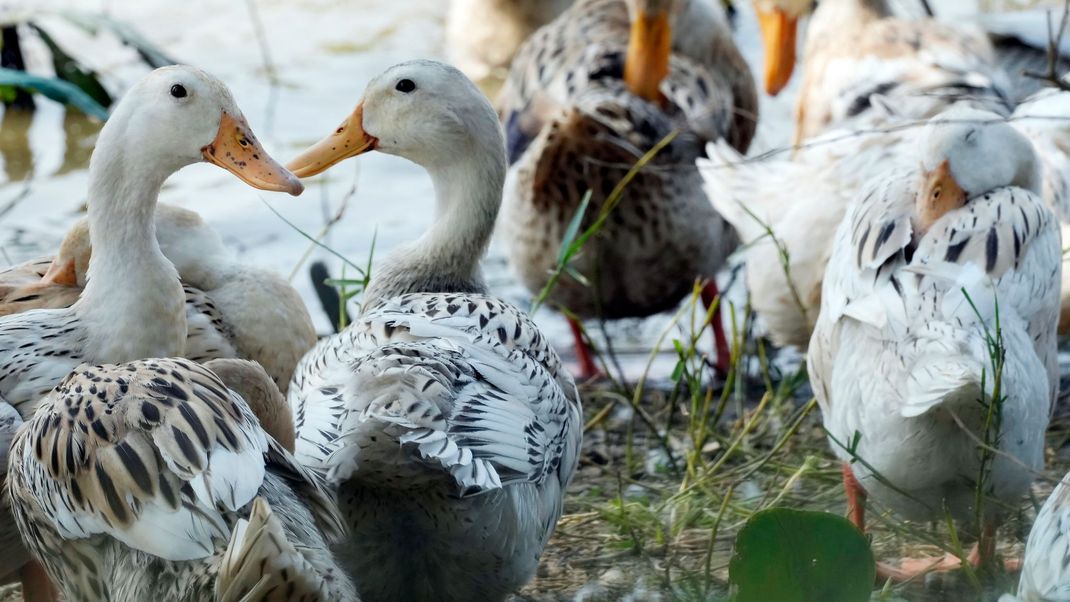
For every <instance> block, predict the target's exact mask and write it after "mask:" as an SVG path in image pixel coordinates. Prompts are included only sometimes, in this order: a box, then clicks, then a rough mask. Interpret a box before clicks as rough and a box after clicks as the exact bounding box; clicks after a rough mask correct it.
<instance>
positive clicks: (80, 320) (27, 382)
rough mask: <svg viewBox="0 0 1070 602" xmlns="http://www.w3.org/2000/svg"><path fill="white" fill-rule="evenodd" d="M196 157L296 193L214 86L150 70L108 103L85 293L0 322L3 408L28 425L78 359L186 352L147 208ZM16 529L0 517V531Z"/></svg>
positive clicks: (95, 171)
mask: <svg viewBox="0 0 1070 602" xmlns="http://www.w3.org/2000/svg"><path fill="white" fill-rule="evenodd" d="M199 161H208V162H211V163H215V164H216V165H219V166H221V167H223V168H224V169H227V170H228V171H231V172H233V173H234V174H235V175H237V176H238V177H240V178H241V179H242V180H244V181H245V182H246V183H248V184H250V185H252V186H256V187H259V188H263V189H267V190H285V191H288V192H291V193H292V194H298V193H300V191H301V190H302V187H301V183H300V182H299V181H297V179H296V178H294V177H293V175H292V174H290V173H289V172H287V171H286V170H285V169H283V168H282V167H281V166H280V165H278V164H277V163H275V161H274V160H273V159H271V157H270V156H269V155H268V154H267V153H266V152H264V149H263V148H262V147H261V146H260V144H259V143H258V142H257V141H256V138H255V137H253V135H252V132H251V131H250V130H249V126H248V125H247V124H246V122H245V118H244V117H243V116H242V114H241V111H240V110H239V109H238V107H237V105H236V104H235V103H234V100H233V98H232V97H231V95H230V92H229V91H228V90H227V88H226V86H224V85H223V84H222V83H221V82H220V81H219V80H217V79H215V78H213V77H212V76H210V75H208V74H207V73H204V72H203V71H200V70H198V69H194V68H191V67H184V66H177V67H166V68H163V69H158V70H156V71H153V72H152V73H150V74H149V75H148V76H146V77H145V78H144V79H142V80H141V81H140V82H139V83H138V84H136V85H135V86H134V87H133V88H131V90H130V91H129V92H128V93H127V94H126V96H124V97H123V100H122V101H121V102H120V103H119V104H118V106H117V107H116V108H115V111H114V113H113V114H112V116H111V118H110V119H109V120H108V123H107V124H106V125H105V126H104V128H103V129H102V130H101V132H100V137H99V139H98V141H97V147H96V150H95V151H94V153H93V158H92V161H91V162H90V167H89V172H90V173H89V195H88V196H89V225H90V236H91V238H92V242H93V248H94V249H95V251H94V253H93V257H92V259H91V260H90V266H89V271H88V274H89V277H88V281H87V282H86V287H85V289H84V290H83V292H82V295H81V297H80V298H79V300H78V301H77V302H76V303H75V304H74V305H72V306H71V307H70V308H64V309H40V310H34V311H27V312H23V313H20V314H16V315H9V316H5V317H3V318H0V403H7V404H11V405H12V406H13V407H14V408H15V409H16V410H17V411H18V412H19V413H20V414H21V415H22V417H23V418H24V419H28V418H29V417H31V416H32V415H33V412H34V410H35V409H36V406H37V403H38V402H39V401H40V399H41V398H42V397H44V396H45V395H47V394H48V393H49V391H51V390H52V388H53V387H54V386H55V385H56V384H57V383H59V382H60V380H62V379H63V378H64V377H65V376H66V375H67V374H68V373H70V372H71V370H73V369H74V368H75V367H77V366H78V365H79V364H81V363H83V362H93V363H106V362H120V361H127V360H133V359H139V358H145V357H167V356H175V355H181V354H182V353H183V352H184V351H185V341H186V317H185V308H184V306H185V303H184V299H185V295H184V294H183V291H182V285H181V284H180V283H179V280H178V275H177V273H176V272H175V268H174V266H172V265H171V263H170V262H168V261H167V259H166V258H165V257H164V256H163V254H162V253H161V252H160V247H159V245H158V243H157V242H156V236H155V232H154V221H153V213H154V210H155V206H156V197H157V195H158V193H159V190H160V187H161V186H162V185H163V182H164V180H166V179H167V177H168V176H170V175H171V174H172V173H174V172H175V171H177V170H179V169H181V168H182V167H184V166H186V165H190V164H192V163H196V162H199ZM13 528H14V526H13V525H12V524H11V523H10V521H9V520H7V519H3V518H0V532H10V530H11V529H13ZM0 539H2V537H0ZM5 556H6V560H9V561H10V562H11V563H13V564H14V566H18V562H17V559H18V558H25V555H24V554H23V553H22V552H21V551H18V550H11V551H9V552H8V553H7V554H5ZM27 595H29V594H27Z"/></svg>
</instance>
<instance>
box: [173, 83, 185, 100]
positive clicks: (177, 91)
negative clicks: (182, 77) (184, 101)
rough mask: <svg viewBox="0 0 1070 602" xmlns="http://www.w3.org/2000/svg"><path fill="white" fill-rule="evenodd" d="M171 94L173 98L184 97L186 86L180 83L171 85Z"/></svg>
mask: <svg viewBox="0 0 1070 602" xmlns="http://www.w3.org/2000/svg"><path fill="white" fill-rule="evenodd" d="M171 96H174V97H175V98H185V97H186V87H185V86H183V85H182V84H175V85H173V86H171Z"/></svg>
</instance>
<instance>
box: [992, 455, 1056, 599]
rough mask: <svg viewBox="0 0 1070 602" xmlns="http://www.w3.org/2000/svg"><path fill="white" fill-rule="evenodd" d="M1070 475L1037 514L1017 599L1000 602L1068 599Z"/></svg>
mask: <svg viewBox="0 0 1070 602" xmlns="http://www.w3.org/2000/svg"><path fill="white" fill-rule="evenodd" d="M1067 483H1070V475H1067V476H1064V477H1063V478H1062V479H1061V480H1060V481H1059V483H1058V484H1057V485H1056V486H1055V489H1054V490H1053V491H1052V492H1051V495H1050V496H1048V499H1047V501H1045V502H1044V505H1043V506H1041V508H1040V512H1038V513H1037V519H1036V521H1034V522H1033V527H1032V528H1031V529H1030V530H1029V538H1028V539H1027V541H1026V544H1025V557H1024V558H1023V559H1022V571H1021V575H1020V576H1019V578H1018V591H1017V595H1015V596H1010V595H1004V596H1003V597H1002V598H1000V602H1044V601H1046V600H1066V599H1068V598H1070V572H1068V571H1067V567H1068V565H1070V563H1068V562H1067V558H1070V531H1068V530H1067V529H1068V527H1070V521H1068V518H1070V517H1067V511H1068V510H1070V487H1067Z"/></svg>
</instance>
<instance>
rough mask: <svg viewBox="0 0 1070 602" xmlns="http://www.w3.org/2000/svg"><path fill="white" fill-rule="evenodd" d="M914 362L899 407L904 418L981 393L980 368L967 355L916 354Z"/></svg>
mask: <svg viewBox="0 0 1070 602" xmlns="http://www.w3.org/2000/svg"><path fill="white" fill-rule="evenodd" d="M914 366H915V368H914V370H913V371H912V372H911V375H910V377H909V380H908V381H907V394H906V400H905V403H904V404H903V406H902V407H901V408H900V410H899V413H900V415H902V416H903V417H904V418H913V417H916V416H921V415H922V414H925V413H926V412H928V411H930V410H932V409H933V408H935V407H937V406H940V405H947V404H954V405H958V404H959V403H972V402H974V401H977V400H978V399H980V397H981V374H980V369H979V366H978V365H977V364H976V363H975V362H972V361H970V360H969V359H968V358H962V359H949V358H948V357H947V355H946V354H933V355H927V356H923V357H921V358H919V360H918V361H917V363H916V364H915V365H914Z"/></svg>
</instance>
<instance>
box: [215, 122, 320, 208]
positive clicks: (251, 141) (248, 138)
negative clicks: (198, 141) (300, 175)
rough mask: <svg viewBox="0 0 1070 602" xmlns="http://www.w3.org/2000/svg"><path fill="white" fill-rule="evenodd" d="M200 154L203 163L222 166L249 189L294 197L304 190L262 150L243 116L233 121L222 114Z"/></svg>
mask: <svg viewBox="0 0 1070 602" xmlns="http://www.w3.org/2000/svg"><path fill="white" fill-rule="evenodd" d="M201 154H202V155H203V156H204V160H205V161H208V162H209V163H212V164H214V165H218V166H219V167H222V168H223V169H225V170H227V171H229V172H230V173H232V174H234V175H236V176H238V178H240V179H241V181H243V182H245V183H246V184H248V185H250V186H252V187H253V188H259V189H261V190H271V191H274V192H288V193H290V194H292V195H294V196H297V195H299V194H301V192H302V191H303V190H304V189H305V187H304V185H303V184H301V181H300V180H298V179H297V177H296V176H294V175H293V174H292V173H290V172H289V171H287V170H286V168H285V167H283V166H282V165H279V163H278V162H277V161H275V159H272V158H271V155H269V154H267V153H266V152H265V151H264V147H263V146H261V145H260V142H259V141H257V139H256V136H254V135H253V131H252V129H250V128H249V124H247V123H246V122H245V119H244V118H243V117H240V116H239V117H237V118H235V117H233V116H232V115H230V114H229V113H226V112H224V113H223V115H222V117H221V118H220V119H219V131H218V132H217V133H216V137H215V140H213V141H212V143H211V144H209V145H208V146H206V147H204V148H202V149H201Z"/></svg>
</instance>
